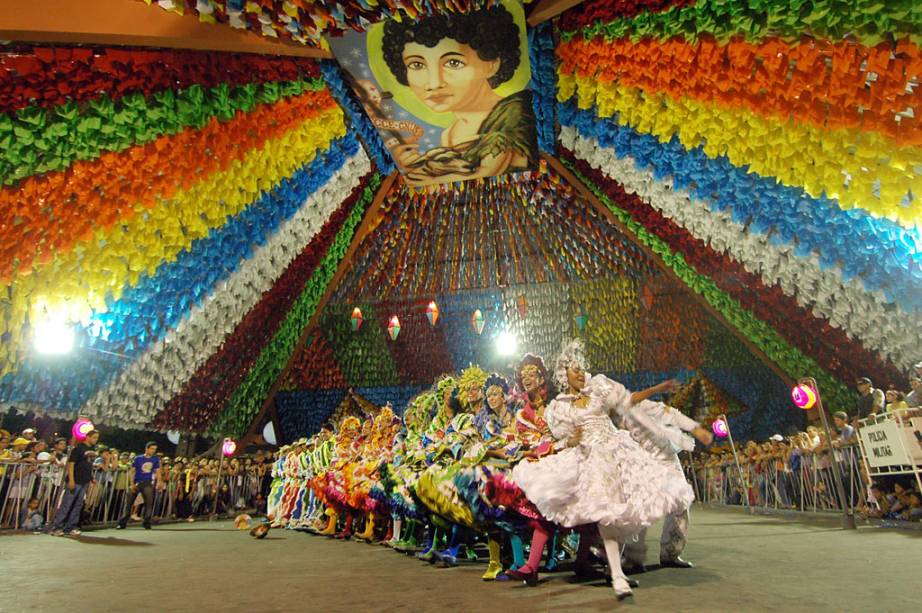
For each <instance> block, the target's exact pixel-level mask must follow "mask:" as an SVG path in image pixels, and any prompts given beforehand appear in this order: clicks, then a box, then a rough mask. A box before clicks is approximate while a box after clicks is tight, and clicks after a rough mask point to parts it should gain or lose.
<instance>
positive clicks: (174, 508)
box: [0, 429, 274, 535]
mask: <svg viewBox="0 0 922 613" xmlns="http://www.w3.org/2000/svg"><path fill="white" fill-rule="evenodd" d="M146 452H150V454H149V456H148V457H147V459H145V455H147V453H146ZM273 461H274V456H273V454H272V453H266V452H263V451H258V452H256V453H255V454H253V455H251V456H242V457H234V458H230V459H228V460H225V461H224V463H223V465H221V462H220V461H219V460H217V459H214V458H183V457H176V458H170V457H167V456H165V455H163V454H161V453H157V449H156V446H155V445H154V446H153V447H152V446H151V445H150V444H148V445H147V448H146V449H145V451H144V452H141V453H137V454H134V453H131V452H126V451H120V450H118V449H115V448H110V447H106V446H105V445H104V444H96V443H95V441H94V442H93V444H92V445H88V444H75V445H68V441H67V439H63V438H57V439H55V440H53V441H51V445H50V446H49V444H48V443H47V442H46V441H43V440H38V439H36V438H35V432H34V430H31V429H28V430H24V431H23V432H22V433H20V434H18V435H14V434H11V433H9V432H7V431H6V430H0V529H21V530H28V531H32V532H40V531H49V532H50V533H53V534H72V535H75V534H79V533H80V527H85V526H91V525H105V524H111V523H116V524H117V525H127V523H128V521H129V520H135V521H141V522H143V523H144V524H145V525H150V524H151V523H152V522H158V521H164V520H184V521H195V519H196V518H197V517H202V516H210V515H211V514H212V513H213V512H216V513H218V514H219V515H226V514H229V513H232V512H234V511H235V510H240V509H256V510H259V509H260V508H262V509H265V495H266V493H267V492H268V489H269V482H270V480H271V474H270V473H271V467H272V463H273ZM68 464H71V465H73V468H74V474H73V484H71V473H70V471H71V468H70V466H68ZM146 464H150V465H152V466H153V465H158V466H159V470H151V471H150V473H151V474H150V475H149V477H150V478H149V480H148V479H147V472H148V471H146V470H145V465H146ZM219 472H220V475H219V474H218V473H219ZM139 475H144V476H140V477H139ZM139 479H140V482H139ZM136 484H137V487H135V485H136ZM71 485H73V487H71ZM62 512H63V513H65V515H62ZM120 520H123V521H120Z"/></svg>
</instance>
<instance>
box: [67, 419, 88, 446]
mask: <svg viewBox="0 0 922 613" xmlns="http://www.w3.org/2000/svg"><path fill="white" fill-rule="evenodd" d="M92 429H93V422H91V421H90V420H89V419H87V418H86V417H80V418H78V419H77V421H75V422H74V425H73V427H72V428H71V429H70V434H71V436H73V437H74V440H75V441H85V440H86V435H87V434H89V433H90V430H92Z"/></svg>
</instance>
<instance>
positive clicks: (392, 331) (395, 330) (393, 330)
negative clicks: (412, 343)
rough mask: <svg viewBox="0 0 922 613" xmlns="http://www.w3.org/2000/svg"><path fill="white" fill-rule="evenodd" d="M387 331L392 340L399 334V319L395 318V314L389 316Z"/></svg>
mask: <svg viewBox="0 0 922 613" xmlns="http://www.w3.org/2000/svg"><path fill="white" fill-rule="evenodd" d="M387 333H388V334H389V335H390V337H391V340H392V341H396V340H397V335H398V334H400V320H399V319H397V316H396V315H394V316H393V317H391V321H390V322H389V323H388V324H387Z"/></svg>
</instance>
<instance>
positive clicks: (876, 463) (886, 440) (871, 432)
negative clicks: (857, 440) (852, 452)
mask: <svg viewBox="0 0 922 613" xmlns="http://www.w3.org/2000/svg"><path fill="white" fill-rule="evenodd" d="M916 421H919V420H918V419H913V420H912V422H916ZM920 426H922V424H915V423H910V422H909V421H908V420H907V421H906V422H903V424H901V423H899V422H897V421H884V422H880V423H877V424H870V425H866V426H863V427H862V428H861V429H860V430H859V431H858V435H859V436H860V437H861V443H862V445H864V452H865V456H866V458H867V461H868V464H870V465H871V466H872V467H874V468H881V467H884V466H905V465H908V464H912V463H913V460H915V462H916V463H917V464H918V463H920V460H922V446H920V444H919V442H918V441H917V438H916V437H917V435H916V431H918V430H920ZM910 452H911V453H912V456H913V458H912V459H911V458H910V457H909V453H910Z"/></svg>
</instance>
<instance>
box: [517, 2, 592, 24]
mask: <svg viewBox="0 0 922 613" xmlns="http://www.w3.org/2000/svg"><path fill="white" fill-rule="evenodd" d="M582 1H583V0H539V2H538V4H536V5H535V8H533V9H532V10H531V12H530V13H528V19H527V20H526V21H527V22H528V25H530V26H531V27H535V26H536V25H538V24H539V23H544V22H545V21H547V20H548V19H553V18H554V17H557V15H560V14H561V13H562V12H564V11H565V10H567V9H571V8H573V7H574V6H576V5H577V4H579V3H580V2H582Z"/></svg>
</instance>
